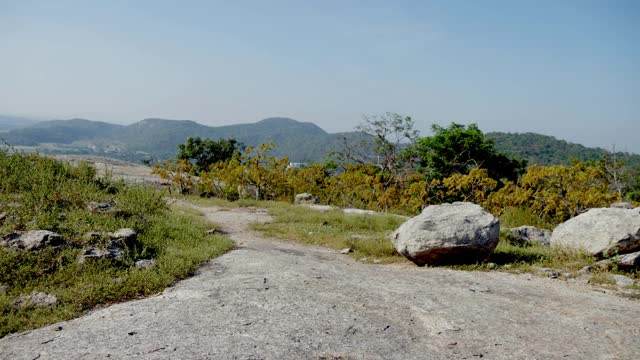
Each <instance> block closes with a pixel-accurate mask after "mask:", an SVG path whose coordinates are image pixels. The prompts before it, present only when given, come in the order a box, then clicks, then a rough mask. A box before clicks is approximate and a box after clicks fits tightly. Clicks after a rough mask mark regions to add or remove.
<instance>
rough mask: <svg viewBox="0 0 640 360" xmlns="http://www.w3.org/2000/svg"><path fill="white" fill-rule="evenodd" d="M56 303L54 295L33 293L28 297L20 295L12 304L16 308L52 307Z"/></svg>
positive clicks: (56, 299)
mask: <svg viewBox="0 0 640 360" xmlns="http://www.w3.org/2000/svg"><path fill="white" fill-rule="evenodd" d="M57 302H58V298H57V297H56V296H55V295H51V294H47V293H43V292H38V291H34V292H32V293H31V294H29V295H21V296H20V297H18V299H16V301H14V302H13V305H14V306H17V307H47V306H53V305H55V304H56V303H57Z"/></svg>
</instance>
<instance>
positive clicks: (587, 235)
mask: <svg viewBox="0 0 640 360" xmlns="http://www.w3.org/2000/svg"><path fill="white" fill-rule="evenodd" d="M551 245H552V246H554V247H562V248H567V249H573V250H581V251H585V252H587V253H588V254H591V255H594V256H596V257H600V258H606V257H611V256H614V255H616V254H627V253H631V252H634V251H637V250H640V209H612V208H597V209H591V210H588V211H587V212H585V213H582V214H580V215H578V216H576V217H574V218H572V219H569V220H567V221H566V222H564V223H562V224H560V225H558V227H556V229H555V230H554V231H553V233H552V235H551Z"/></svg>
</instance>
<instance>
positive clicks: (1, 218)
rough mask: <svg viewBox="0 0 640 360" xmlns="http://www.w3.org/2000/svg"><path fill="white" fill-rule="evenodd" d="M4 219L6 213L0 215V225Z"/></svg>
mask: <svg viewBox="0 0 640 360" xmlns="http://www.w3.org/2000/svg"><path fill="white" fill-rule="evenodd" d="M6 218H7V213H2V214H0V224H2V223H3V222H4V219H6Z"/></svg>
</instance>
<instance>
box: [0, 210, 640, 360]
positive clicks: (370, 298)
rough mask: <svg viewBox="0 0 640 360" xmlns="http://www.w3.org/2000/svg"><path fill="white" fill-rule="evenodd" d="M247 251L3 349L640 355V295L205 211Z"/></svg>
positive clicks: (36, 352) (228, 354) (78, 354)
mask: <svg viewBox="0 0 640 360" xmlns="http://www.w3.org/2000/svg"><path fill="white" fill-rule="evenodd" d="M200 209H201V210H203V211H204V212H205V213H206V215H207V217H208V218H209V219H210V220H211V221H214V222H216V223H217V224H219V225H220V226H221V227H222V228H223V229H224V231H226V232H227V234H228V236H230V237H231V238H232V239H233V240H234V241H235V242H236V244H237V246H238V248H237V249H236V250H234V251H231V252H230V253H228V254H226V255H224V256H222V257H219V258H217V259H215V260H213V261H211V262H209V263H208V264H206V265H205V266H203V267H202V268H201V269H200V271H199V272H198V273H197V274H196V275H195V276H194V277H192V278H190V279H188V280H185V281H182V282H180V283H178V284H176V285H175V286H174V287H172V288H169V289H167V290H166V291H164V292H163V293H162V294H159V295H157V296H154V297H151V298H147V299H142V300H138V301H132V302H127V303H122V304H117V305H113V306H109V307H106V308H103V309H99V310H96V311H93V312H91V313H90V314H88V315H86V316H84V317H82V318H79V319H75V320H72V321H68V322H63V323H59V324H54V325H51V326H48V327H45V328H42V329H38V330H34V331H29V332H25V333H20V334H14V335H10V336H7V337H5V338H3V339H0V358H1V359H94V358H95V359H102V358H115V359H119V358H142V359H301V358H312V359H479V358H485V359H638V358H640V317H639V316H638V315H639V314H640V302H638V301H636V300H630V299H625V298H622V297H618V296H615V295H611V294H605V293H602V292H600V291H596V289H595V288H593V287H591V286H586V285H583V284H580V283H577V282H576V283H570V282H566V281H559V280H552V279H549V278H543V277H538V276H534V275H530V274H520V275H516V274H507V273H501V272H464V271H453V270H447V269H441V268H417V267H414V266H409V265H391V266H389V265H386V266H382V265H366V264H361V263H358V262H356V261H354V260H353V259H351V258H350V257H347V256H344V255H340V254H337V253H335V252H334V251H331V250H327V249H323V248H316V247H310V246H304V245H298V244H294V243H283V242H279V241H275V240H272V239H266V238H263V237H261V236H260V235H258V234H256V233H254V232H252V231H250V230H248V229H247V226H248V224H250V223H251V222H256V221H269V217H268V215H267V214H266V212H265V210H262V209H253V208H239V209H219V208H200Z"/></svg>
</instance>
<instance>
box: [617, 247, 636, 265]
mask: <svg viewBox="0 0 640 360" xmlns="http://www.w3.org/2000/svg"><path fill="white" fill-rule="evenodd" d="M617 265H618V268H619V269H622V270H633V269H636V268H640V251H636V252H633V253H630V254H624V255H621V256H619V257H618V262H617Z"/></svg>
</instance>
